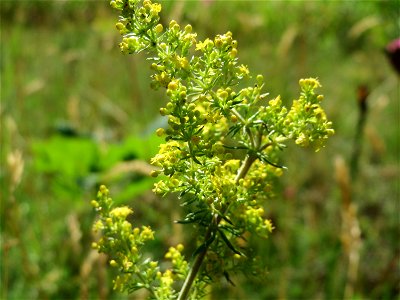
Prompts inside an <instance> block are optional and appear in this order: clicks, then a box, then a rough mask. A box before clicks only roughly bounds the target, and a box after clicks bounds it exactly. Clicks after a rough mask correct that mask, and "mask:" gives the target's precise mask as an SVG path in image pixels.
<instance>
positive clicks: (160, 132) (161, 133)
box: [156, 128, 165, 136]
mask: <svg viewBox="0 0 400 300" xmlns="http://www.w3.org/2000/svg"><path fill="white" fill-rule="evenodd" d="M164 133H165V130H164V128H158V129H157V130H156V134H157V136H163V135H164Z"/></svg>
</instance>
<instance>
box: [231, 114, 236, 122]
mask: <svg viewBox="0 0 400 300" xmlns="http://www.w3.org/2000/svg"><path fill="white" fill-rule="evenodd" d="M237 120H238V117H237V116H236V115H231V121H232V122H233V123H236V122H237Z"/></svg>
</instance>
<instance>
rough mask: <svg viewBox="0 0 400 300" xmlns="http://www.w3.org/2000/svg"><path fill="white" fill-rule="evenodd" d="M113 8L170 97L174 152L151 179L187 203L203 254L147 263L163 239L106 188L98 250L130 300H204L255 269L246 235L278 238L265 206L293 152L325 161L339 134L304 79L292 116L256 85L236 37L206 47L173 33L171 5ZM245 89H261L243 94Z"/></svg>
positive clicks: (185, 30) (118, 4) (128, 2)
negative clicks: (146, 251) (309, 151)
mask: <svg viewBox="0 0 400 300" xmlns="http://www.w3.org/2000/svg"><path fill="white" fill-rule="evenodd" d="M111 6H112V7H113V8H115V9H116V10H118V11H119V13H120V17H119V20H118V22H117V24H116V27H117V29H118V30H119V32H120V34H121V35H122V37H123V38H122V42H121V43H120V48H121V51H122V52H123V53H126V54H133V53H139V52H145V53H146V54H147V56H148V59H149V61H150V65H151V69H152V70H153V71H154V74H153V75H152V77H151V85H152V87H153V88H154V89H164V90H165V92H166V96H167V97H168V103H167V104H166V105H165V107H162V108H161V109H160V114H161V115H162V116H165V118H168V128H166V129H164V128H159V129H158V130H157V131H156V134H157V135H159V136H164V137H165V143H164V144H161V145H160V150H159V153H158V154H157V155H156V156H155V157H153V159H152V160H151V163H152V164H153V165H154V166H156V167H157V170H155V171H153V172H152V173H151V175H152V176H154V177H156V176H159V177H160V180H159V181H158V182H157V183H156V184H155V186H154V192H155V193H157V194H158V195H161V196H165V195H167V194H174V195H176V196H177V197H176V198H177V199H179V202H177V204H176V205H181V206H183V207H184V211H185V215H184V216H183V217H182V218H181V220H179V221H177V222H179V223H182V224H190V225H191V226H190V227H189V226H188V230H192V231H193V236H195V237H196V243H197V250H196V251H195V252H194V253H193V258H192V259H191V260H186V259H185V258H184V256H183V254H182V251H183V248H184V247H183V245H181V244H180V245H177V246H176V247H172V248H170V249H169V251H168V252H167V254H166V255H165V258H167V259H169V260H171V264H170V265H171V267H170V268H167V269H162V268H161V267H160V263H159V262H157V261H152V260H150V259H146V258H145V257H144V255H143V254H142V253H141V247H142V246H143V245H144V244H145V243H146V242H147V241H148V240H151V239H153V238H154V232H153V231H152V229H150V228H149V227H142V228H133V227H132V224H131V223H129V222H128V221H127V220H126V218H127V216H128V215H129V214H131V213H132V210H131V209H130V208H128V207H114V206H113V202H112V199H111V198H110V196H109V191H108V189H107V188H106V187H105V186H101V188H100V191H99V193H98V197H97V200H93V201H92V204H93V206H94V207H95V209H96V210H97V211H98V213H99V218H98V220H97V221H96V223H95V225H94V228H95V230H97V231H100V232H101V233H102V237H101V238H100V239H99V241H97V242H96V243H94V245H93V246H94V248H96V249H98V251H100V252H104V253H106V254H108V255H109V257H110V265H111V266H112V267H115V268H117V269H118V270H119V271H120V275H119V276H118V277H117V278H116V279H115V280H114V287H115V288H116V289H118V290H120V291H126V292H129V293H130V292H133V291H135V290H137V289H141V288H144V289H147V290H148V291H149V295H150V298H151V299H200V298H201V297H203V296H204V295H205V294H206V292H207V289H206V287H207V286H208V285H209V284H210V279H212V278H218V277H219V276H225V277H226V278H227V279H228V280H229V276H228V275H227V274H229V271H230V269H233V268H234V267H236V266H238V265H240V264H244V265H246V264H247V265H248V264H249V262H250V261H252V260H251V257H249V253H252V252H251V251H250V250H251V249H248V247H243V245H242V244H243V243H242V244H241V243H240V239H243V238H244V235H245V234H246V236H248V235H256V236H259V237H261V238H266V237H267V236H268V235H269V234H270V233H271V231H272V230H273V225H272V223H271V221H270V220H268V219H267V218H266V213H265V211H264V206H265V202H266V201H267V200H268V199H269V198H271V190H272V188H273V183H274V180H275V179H276V177H279V176H281V175H282V173H283V169H284V168H283V167H282V165H281V162H280V160H281V159H282V158H281V156H282V153H283V152H284V150H285V148H286V145H287V142H288V141H289V140H294V142H295V144H297V145H300V146H312V147H314V148H315V149H316V150H317V151H318V150H319V149H320V148H321V147H323V145H324V143H325V141H326V139H327V138H328V137H329V136H330V135H332V134H333V133H334V130H333V129H332V123H331V122H330V121H328V120H327V117H326V115H325V112H324V110H323V109H322V107H321V101H322V100H323V96H322V95H319V94H318V93H317V92H316V90H317V89H318V88H319V87H320V86H321V85H320V83H319V82H318V80H317V79H313V78H308V79H301V80H300V81H299V84H300V90H301V92H300V97H299V99H297V100H294V101H293V104H292V106H291V107H290V108H286V107H285V106H283V105H282V100H281V98H280V97H279V96H278V97H276V98H272V99H271V98H270V97H269V96H268V93H267V92H265V91H264V88H265V82H264V78H263V76H262V75H256V76H252V75H251V73H250V71H249V69H248V68H247V66H245V65H243V64H240V63H239V61H238V42H237V41H236V40H235V39H234V37H233V35H232V33H231V32H227V33H225V34H221V35H217V36H216V37H215V38H213V39H209V38H207V39H205V40H203V41H198V40H197V35H196V33H194V32H193V30H192V26H191V25H186V26H184V27H181V26H180V25H179V24H178V23H177V22H176V21H171V22H170V23H169V26H166V28H164V26H163V25H162V24H161V23H160V17H159V13H160V11H161V4H158V3H152V2H151V1H150V0H144V1H139V0H112V1H111ZM245 80H247V81H250V82H251V84H250V86H249V87H244V88H243V87H241V86H243V85H244V82H245ZM215 257H218V259H217V260H216V259H215ZM215 261H224V264H215ZM210 265H212V267H209V266H210Z"/></svg>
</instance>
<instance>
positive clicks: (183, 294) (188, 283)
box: [178, 155, 257, 300]
mask: <svg viewBox="0 0 400 300" xmlns="http://www.w3.org/2000/svg"><path fill="white" fill-rule="evenodd" d="M256 159H257V157H255V156H250V155H247V156H246V158H245V160H244V162H243V164H242V166H241V167H240V169H239V171H238V173H237V175H236V178H235V182H236V184H238V183H239V180H240V179H242V178H244V177H245V176H246V174H247V173H248V171H249V170H250V167H251V165H252V164H253V163H254V162H255V160H256ZM228 207H229V204H228V205H227V206H226V207H225V209H224V210H223V212H226V211H227V209H228ZM221 220H222V218H221V216H220V215H219V214H214V217H213V220H212V223H211V224H210V225H209V227H208V229H207V232H206V234H205V241H208V240H209V239H210V238H211V236H212V234H213V232H214V231H215V230H216V229H217V228H218V224H219V222H221ZM210 244H211V243H210ZM209 246H210V245H208V246H207V247H204V249H203V250H202V251H201V252H200V253H199V254H198V255H197V256H196V258H195V260H194V262H193V265H192V267H191V269H190V270H189V274H188V275H187V277H186V279H185V282H184V283H183V286H182V288H181V291H180V292H179V296H178V300H186V299H187V298H188V296H189V292H190V288H191V287H192V285H193V282H194V280H195V279H196V276H197V273H198V272H199V270H200V267H201V265H202V263H203V261H204V258H205V257H206V254H207V250H208V247H209Z"/></svg>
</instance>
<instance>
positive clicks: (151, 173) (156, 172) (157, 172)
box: [150, 170, 160, 177]
mask: <svg viewBox="0 0 400 300" xmlns="http://www.w3.org/2000/svg"><path fill="white" fill-rule="evenodd" d="M158 174H160V171H157V170H153V171H151V172H150V176H151V177H157V176H158Z"/></svg>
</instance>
